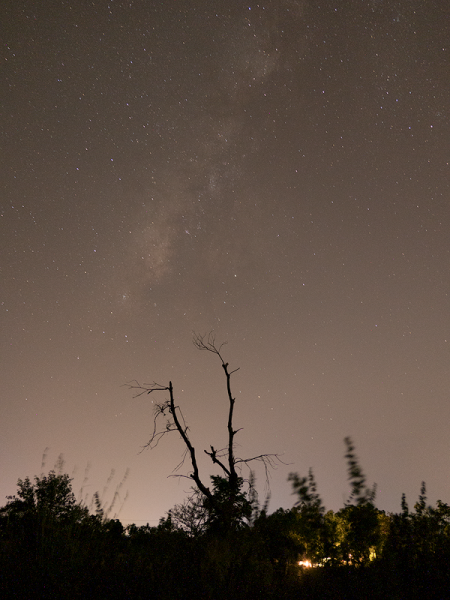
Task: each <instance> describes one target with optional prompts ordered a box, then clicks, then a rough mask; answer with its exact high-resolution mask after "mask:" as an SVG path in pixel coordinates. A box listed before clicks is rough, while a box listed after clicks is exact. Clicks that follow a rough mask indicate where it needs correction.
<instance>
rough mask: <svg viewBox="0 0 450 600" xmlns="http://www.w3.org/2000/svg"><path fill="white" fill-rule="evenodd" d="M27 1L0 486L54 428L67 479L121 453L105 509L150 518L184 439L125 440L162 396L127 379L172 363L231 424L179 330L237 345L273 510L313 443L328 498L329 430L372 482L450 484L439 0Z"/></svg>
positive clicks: (448, 31) (203, 419) (243, 448)
mask: <svg viewBox="0 0 450 600" xmlns="http://www.w3.org/2000/svg"><path fill="white" fill-rule="evenodd" d="M41 4H42V5H41ZM41 4H39V3H35V2H31V0H30V1H24V0H17V1H14V2H12V1H6V2H5V3H3V6H2V8H1V12H2V15H1V18H2V22H3V23H4V25H5V29H6V34H5V35H4V39H5V42H6V43H5V44H4V46H3V48H4V50H3V52H4V60H3V65H4V66H3V82H4V83H3V90H4V103H3V105H4V110H3V118H2V121H3V127H2V129H3V136H2V169H1V186H2V194H1V200H0V202H1V219H0V228H1V259H0V260H1V287H0V293H1V298H0V302H1V362H0V369H1V372H2V376H1V381H2V386H1V387H2V390H1V398H2V401H1V406H2V411H1V414H2V417H1V420H0V445H1V447H0V456H1V473H2V477H1V480H0V503H1V504H2V505H3V504H5V503H6V498H5V496H6V495H7V494H12V493H14V491H15V488H16V481H17V479H18V478H19V477H22V478H23V477H25V476H27V475H30V476H32V475H35V474H39V473H40V471H41V458H42V454H43V452H44V449H45V448H46V447H48V448H49V449H50V450H49V451H48V453H47V459H46V467H45V468H46V470H48V469H49V468H52V467H53V465H54V463H55V461H56V460H57V457H58V455H59V454H60V453H62V454H63V455H64V458H65V460H66V464H65V469H66V470H67V472H68V473H69V474H72V473H73V474H74V477H75V485H74V490H75V492H76V494H77V496H78V497H81V496H82V497H85V495H86V494H88V495H92V493H93V492H94V491H96V490H99V491H100V492H103V489H104V487H105V484H106V481H107V479H108V477H109V474H110V471H111V469H112V468H113V469H115V470H116V474H115V476H114V478H113V479H112V481H111V483H110V484H108V490H107V491H106V492H105V499H108V498H112V496H113V494H114V490H115V489H116V486H117V485H118V484H119V482H120V481H121V480H122V478H123V476H124V474H125V472H126V470H127V469H129V476H128V478H127V480H126V481H125V482H124V484H123V486H122V488H121V489H120V502H119V503H118V505H117V506H119V505H120V504H121V503H122V502H123V500H124V498H125V495H126V493H127V492H128V498H127V500H126V502H125V504H124V506H123V508H122V510H121V512H120V515H119V516H120V518H121V519H122V520H123V521H124V522H125V523H128V522H135V523H137V524H138V525H142V524H145V523H146V522H149V523H150V524H152V525H154V524H156V523H157V521H158V519H159V518H160V517H161V516H163V515H164V513H165V512H166V511H167V510H168V509H169V508H171V507H172V506H173V505H174V504H176V503H178V502H180V501H181V500H182V499H183V498H184V496H185V492H186V491H188V490H189V481H188V480H187V479H180V478H167V476H168V475H170V473H171V472H172V470H173V468H174V467H176V465H177V464H178V463H179V461H180V458H181V455H182V452H183V446H182V444H181V442H180V441H178V440H177V439H176V437H175V436H174V437H173V439H172V440H170V439H164V440H163V441H162V442H161V444H160V445H159V446H158V448H156V449H155V450H153V451H151V452H148V451H145V452H143V453H141V454H139V451H140V449H141V448H142V446H143V445H144V444H145V443H146V442H147V441H148V438H149V435H150V432H151V430H152V419H153V416H152V399H153V400H155V398H153V396H150V397H141V398H139V399H134V400H133V398H132V395H131V394H130V392H129V391H127V389H126V388H124V387H121V386H122V384H124V383H125V382H127V381H130V380H132V379H138V380H139V381H141V382H151V381H153V380H156V381H157V382H158V383H161V384H165V383H168V381H169V380H172V382H173V385H174V390H175V395H176V398H177V399H178V402H179V404H181V405H182V407H183V412H184V416H185V418H186V420H187V423H188V424H189V426H190V433H191V437H192V441H193V443H194V444H195V445H196V447H197V448H198V452H199V454H200V455H203V449H204V448H209V445H210V443H212V444H213V445H215V446H217V447H219V446H221V445H222V444H223V445H224V444H225V443H226V410H227V405H226V390H225V387H224V380H223V372H222V369H221V366H220V362H219V361H218V360H216V358H217V357H214V356H212V355H208V354H206V353H199V352H198V351H197V350H195V348H194V347H193V345H192V341H191V339H192V331H193V330H194V331H198V332H200V333H205V332H208V331H210V330H214V331H215V332H216V335H217V338H218V340H220V341H222V340H223V341H225V340H226V341H228V346H227V347H226V349H225V350H224V355H225V358H226V360H228V361H229V362H230V366H231V367H240V370H239V371H238V372H237V373H236V374H235V375H234V376H233V384H234V392H235V395H236V398H237V405H236V415H235V416H236V421H235V424H236V426H239V427H243V431H242V432H241V433H239V435H238V436H237V442H238V443H239V444H240V447H239V454H241V455H242V456H251V455H255V454H260V453H262V452H276V453H280V454H282V455H283V456H282V458H283V460H284V461H285V462H286V463H289V464H288V465H280V466H279V467H278V469H277V470H275V471H274V472H272V479H271V493H272V500H271V504H270V509H272V510H275V509H276V508H278V507H280V506H283V507H286V508H288V507H291V506H292V505H293V502H294V500H295V499H294V497H293V496H292V495H291V488H290V485H289V484H288V482H287V476H288V473H289V472H290V471H293V470H295V471H298V472H299V473H300V474H302V475H305V474H307V472H308V469H309V467H310V466H311V467H313V469H314V472H315V476H316V479H317V482H318V487H319V492H320V493H321V494H322V497H323V499H324V502H325V504H326V506H327V507H328V508H332V509H335V510H336V509H338V508H340V507H341V506H342V504H343V502H344V501H345V499H346V498H347V496H348V486H347V484H346V465H345V460H344V457H343V455H344V452H345V447H344V444H343V439H344V437H345V436H347V435H350V436H351V437H352V438H353V440H354V443H355V445H356V449H357V453H358V455H359V457H360V459H361V463H362V465H363V468H364V471H365V472H366V474H367V477H368V482H369V483H372V482H376V483H377V484H378V493H377V505H378V507H379V508H381V509H386V510H391V511H398V510H400V499H401V494H402V492H405V493H406V494H407V499H408V500H409V501H410V503H411V504H413V503H414V502H415V501H416V499H417V496H418V493H419V490H420V484H421V482H422V480H425V481H426V482H427V488H428V493H429V499H430V501H434V500H436V499H437V498H440V499H442V500H443V501H446V502H449V501H450V481H449V478H448V469H449V458H450V437H449V435H448V423H449V421H450V403H449V391H450V370H449V357H450V354H449V348H450V337H449V336H450V320H449V314H450V312H449V299H450V297H449V273H450V235H449V232H450V195H449V160H450V125H449V122H450V118H449V106H450V93H449V85H448V81H449V73H450V64H449V47H448V43H449V40H450V25H449V23H450V20H449V19H450V10H449V8H448V6H447V4H446V3H445V2H441V1H439V0H430V1H428V2H425V1H424V0H397V1H394V0H381V1H380V0H365V1H360V0H359V1H356V0H346V1H345V2H342V1H341V2H331V1H330V0H325V1H324V2H320V3H318V2H316V1H312V0H311V1H309V0H304V1H303V0H269V1H268V2H260V3H259V4H255V3H247V4H244V3H242V2H240V1H234V0H233V1H230V0H226V1H225V0H223V1H220V0H218V1H216V2H209V1H207V0H203V1H200V0H198V1H195V0H190V1H187V0H167V1H165V2H149V1H147V0H135V1H133V2H126V3H125V2H116V1H113V0H110V1H109V2H108V1H106V0H105V1H100V0H98V1H97V0H95V1H89V2H88V1H85V0H81V1H79V2H73V3H71V2H68V1H62V0H50V1H48V2H43V3H41ZM5 82H6V84H5ZM161 399H163V397H161ZM88 465H90V467H88V474H87V481H86V482H85V484H84V488H83V491H81V488H82V486H83V480H85V471H86V468H87V466H88ZM201 466H202V467H204V468H205V469H206V471H205V473H207V472H208V469H209V464H208V462H207V461H206V457H205V460H204V459H203V458H202V459H201ZM181 472H184V473H187V472H188V469H187V468H186V470H185V471H181ZM210 472H211V473H214V471H210ZM257 478H258V483H259V489H260V493H261V500H263V499H264V493H265V490H264V473H263V472H259V471H257Z"/></svg>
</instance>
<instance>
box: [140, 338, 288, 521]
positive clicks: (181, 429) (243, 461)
mask: <svg viewBox="0 0 450 600" xmlns="http://www.w3.org/2000/svg"><path fill="white" fill-rule="evenodd" d="M193 342H194V346H195V347H196V348H197V349H198V350H206V351H207V352H210V353H211V354H213V355H215V356H217V357H218V359H219V360H220V362H221V364H222V369H223V372H224V375H225V383H226V389H227V397H228V419H227V434H228V443H227V445H226V446H225V447H224V448H220V449H219V448H216V447H215V446H213V445H210V447H209V450H206V449H205V450H204V452H205V454H207V455H208V456H209V457H210V459H211V461H212V463H213V464H214V465H217V466H218V467H219V468H220V470H221V471H222V475H221V476H214V477H212V487H209V486H208V485H206V483H205V481H204V479H203V478H202V477H201V476H200V472H199V467H198V462H197V455H196V449H195V448H194V446H193V445H192V443H191V440H190V437H189V434H188V430H189V428H188V426H187V425H186V421H185V419H184V416H183V413H182V410H181V407H180V406H179V405H178V404H177V403H176V400H175V393H174V388H173V385H172V382H171V381H170V382H169V384H168V385H161V384H158V383H156V382H154V383H152V384H143V385H141V384H140V383H139V382H137V381H135V382H131V383H130V384H128V387H129V389H131V390H133V391H135V397H139V396H141V395H143V394H153V393H155V392H168V393H169V398H168V399H166V400H164V402H162V403H157V404H156V405H155V414H154V421H153V433H152V435H151V436H150V440H149V441H148V443H147V444H146V446H145V447H148V448H151V449H153V448H155V447H156V446H157V445H158V443H159V442H160V440H161V438H162V437H164V436H165V435H168V434H170V433H178V434H179V436H180V437H181V439H182V440H183V442H184V445H185V447H186V452H185V454H184V457H183V459H182V461H181V463H180V465H178V466H179V467H180V466H181V465H182V464H183V463H184V460H185V458H186V456H189V458H190V462H191V466H192V471H191V473H189V475H187V477H189V478H190V479H192V480H193V481H194V482H195V485H196V487H197V489H198V490H199V492H200V493H201V495H202V497H203V501H204V507H205V509H206V510H207V512H208V515H209V523H210V524H211V525H212V524H214V526H216V527H217V526H220V527H225V528H235V527H236V526H239V525H240V524H241V523H242V521H243V519H245V518H249V517H250V515H251V500H249V499H248V498H247V497H246V496H245V495H244V494H243V492H242V488H243V484H244V480H243V478H242V477H241V475H240V468H241V467H242V466H243V465H249V464H250V463H252V462H255V461H259V462H261V463H262V464H263V465H264V467H265V469H266V474H267V470H268V468H269V467H272V466H273V465H274V463H275V461H276V460H279V457H278V455H276V454H260V455H258V456H253V457H251V458H241V457H239V456H237V455H236V452H235V436H236V434H237V433H238V432H239V431H240V429H235V428H234V423H233V419H234V406H235V401H236V400H235V398H234V396H233V393H232V390H231V377H232V375H233V374H234V373H236V372H237V371H238V370H239V369H238V368H236V369H233V370H230V367H229V363H228V362H225V359H224V358H223V355H222V348H223V346H224V345H225V343H222V344H218V343H217V342H216V339H215V336H214V334H213V333H210V334H209V335H208V336H206V335H199V334H194V339H193ZM161 421H162V425H160V423H161ZM181 476H183V475H181Z"/></svg>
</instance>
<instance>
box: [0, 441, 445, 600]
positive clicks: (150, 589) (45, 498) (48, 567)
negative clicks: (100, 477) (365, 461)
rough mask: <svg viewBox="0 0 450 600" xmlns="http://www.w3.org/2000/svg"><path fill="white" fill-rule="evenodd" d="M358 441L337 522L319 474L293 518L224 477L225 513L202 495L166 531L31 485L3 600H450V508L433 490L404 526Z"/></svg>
mask: <svg viewBox="0 0 450 600" xmlns="http://www.w3.org/2000/svg"><path fill="white" fill-rule="evenodd" d="M346 441H347V461H348V465H349V479H350V484H351V495H350V498H349V501H348V503H347V504H346V505H345V506H344V507H343V508H342V509H341V510H339V511H337V512H333V511H328V512H327V511H326V510H325V508H324V507H323V505H322V501H321V499H320V497H319V495H318V493H317V489H316V484H315V481H314V476H313V473H312V472H310V473H309V476H308V477H299V476H298V475H297V474H292V475H291V476H290V481H291V483H292V485H293V488H294V491H295V493H296V497H297V503H296V505H295V506H294V507H293V508H292V509H291V510H284V509H279V510H277V511H275V512H273V513H272V514H268V513H267V506H266V507H263V508H260V507H259V506H258V502H257V498H256V494H255V493H254V486H253V485H252V482H250V486H249V487H248V488H245V489H247V491H246V492H244V491H243V490H244V482H243V480H242V479H239V481H238V482H237V486H238V489H234V490H230V489H229V485H230V483H229V481H228V480H227V479H226V478H222V477H214V478H212V489H213V491H214V498H215V501H214V503H213V504H210V505H208V502H207V501H205V499H204V497H203V496H202V494H200V493H199V492H198V490H194V492H193V494H192V496H191V497H190V498H188V499H187V500H186V501H185V502H184V503H183V504H182V505H178V506H176V507H175V508H174V509H172V510H171V511H169V512H168V514H167V517H166V518H164V519H162V520H161V521H160V523H159V525H158V526H156V527H150V526H149V525H146V526H143V527H138V526H136V525H130V526H128V527H125V528H124V527H123V526H122V524H121V523H120V521H118V520H115V519H108V518H106V517H105V512H104V510H103V509H102V507H101V503H100V502H99V499H98V496H97V497H96V503H95V504H94V511H93V513H94V514H91V512H92V511H91V512H90V511H89V510H88V508H87V507H86V506H84V505H83V504H82V503H80V502H77V501H76V499H75V496H74V494H73V491H72V486H71V479H70V478H69V476H68V475H66V474H57V473H55V472H54V471H51V472H50V473H49V474H48V475H41V476H40V477H35V478H34V480H33V481H31V480H30V479H28V478H27V479H25V480H19V482H18V491H17V493H16V495H15V496H12V497H8V502H7V504H6V505H5V506H4V507H3V508H1V509H0V597H1V598H5V599H6V598H18V599H24V598H39V599H40V598H42V599H44V598H58V599H61V600H62V599H66V598H67V599H76V598H83V599H87V598H92V599H97V598H99V599H101V598H105V599H107V598H111V599H115V598H117V599H119V598H133V599H136V600H139V599H142V600H144V599H158V600H178V599H180V600H182V599H186V600H189V599H191V598H195V599H196V600H203V599H204V600H222V599H223V600H233V599H236V600H240V599H242V600H247V599H248V600H259V599H261V600H263V599H272V598H273V599H275V598H276V599H297V598H298V599H302V598H305V599H306V598H307V599H316V598H317V599H325V600H326V599H328V598H329V599H349V600H351V599H355V600H356V599H361V598H364V599H369V598H373V599H380V600H381V599H382V600H386V599H392V600H395V599H398V600H405V599H409V598H411V599H416V598H417V599H420V600H424V599H425V600H426V599H430V600H437V599H444V598H449V597H450V591H449V588H450V507H449V506H448V505H447V504H444V503H442V502H440V501H438V502H437V504H436V506H433V507H432V506H429V505H428V504H427V499H426V490H425V485H424V484H423V485H422V489H421V492H420V495H419V498H418V500H417V502H416V503H415V505H414V507H413V508H412V509H411V510H410V509H409V507H408V505H407V503H406V500H405V498H403V499H402V504H401V511H400V512H399V513H398V514H386V513H385V512H384V511H381V510H378V509H377V508H376V507H375V504H374V499H375V489H374V488H371V489H369V488H367V487H366V485H365V478H364V476H363V474H362V471H361V469H360V467H359V465H358V462H357V460H356V458H355V456H354V452H353V447H352V445H351V442H350V440H346ZM230 497H232V498H233V502H232V505H230V502H229V498H230ZM218 507H219V509H218ZM220 507H222V508H223V507H225V508H226V509H227V515H228V517H227V518H226V519H225V520H224V518H223V515H224V514H225V511H224V510H221V509H220ZM230 511H231V512H230Z"/></svg>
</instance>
